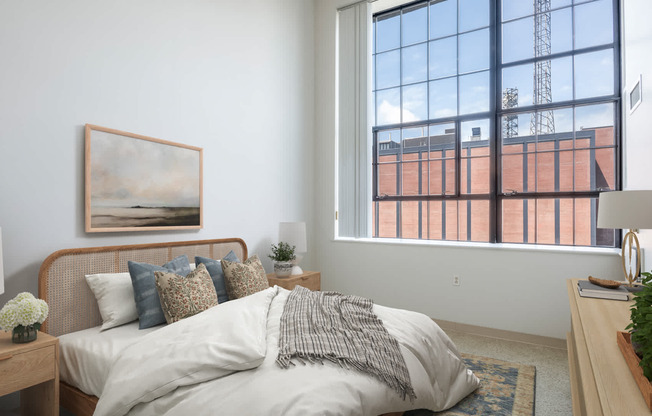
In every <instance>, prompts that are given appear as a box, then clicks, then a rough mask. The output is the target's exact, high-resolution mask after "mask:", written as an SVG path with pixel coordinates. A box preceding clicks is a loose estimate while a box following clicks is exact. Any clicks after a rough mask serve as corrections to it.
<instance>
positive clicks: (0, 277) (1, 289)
mask: <svg viewBox="0 0 652 416" xmlns="http://www.w3.org/2000/svg"><path fill="white" fill-rule="evenodd" d="M3 293H5V274H4V266H3V264H2V228H0V295H2V294H3Z"/></svg>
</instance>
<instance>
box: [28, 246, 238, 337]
mask: <svg viewBox="0 0 652 416" xmlns="http://www.w3.org/2000/svg"><path fill="white" fill-rule="evenodd" d="M230 250H233V251H234V252H235V254H237V255H238V257H239V258H240V259H242V260H245V259H246V258H247V245H246V244H245V242H244V241H243V240H241V239H239V238H224V239H217V240H201V241H177V242H170V243H153V244H137V245H127V246H109V247H87V248H72V249H65V250H59V251H55V252H54V253H52V254H50V255H49V256H48V258H46V259H45V261H44V262H43V264H42V265H41V270H40V271H39V274H38V292H39V297H40V298H41V299H44V300H45V301H46V302H47V303H48V305H49V307H50V313H49V315H48V319H46V321H45V322H44V324H43V326H42V327H41V331H44V332H47V333H48V334H51V335H55V336H59V335H62V334H67V333H69V332H74V331H80V330H82V329H86V328H92V327H94V326H98V325H100V324H101V323H102V318H101V316H100V311H99V309H98V307H97V301H96V300H95V296H94V295H93V292H91V290H90V288H89V287H88V284H87V283H86V279H85V277H84V276H85V275H87V274H94V273H121V272H127V271H128V269H127V261H128V260H133V261H139V262H146V263H151V264H164V263H166V262H168V261H170V260H172V259H173V258H174V257H177V256H180V255H182V254H185V255H187V256H188V259H189V260H190V262H191V263H192V262H194V259H195V256H202V257H210V258H213V259H219V258H222V257H224V256H225V255H227V254H228V253H229V251H230Z"/></svg>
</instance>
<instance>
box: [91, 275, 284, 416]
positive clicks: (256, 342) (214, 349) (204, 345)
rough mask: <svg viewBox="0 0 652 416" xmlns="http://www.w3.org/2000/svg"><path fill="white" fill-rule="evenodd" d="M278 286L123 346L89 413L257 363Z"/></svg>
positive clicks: (118, 411)
mask: <svg viewBox="0 0 652 416" xmlns="http://www.w3.org/2000/svg"><path fill="white" fill-rule="evenodd" d="M276 293H277V288H276V287H274V288H269V289H267V290H264V291H262V292H258V293H256V294H254V295H251V296H247V297H246V298H243V299H239V300H238V301H233V302H227V303H225V304H223V305H218V306H215V307H213V308H211V309H209V310H207V311H204V312H202V313H200V314H197V315H194V316H192V317H190V318H186V319H184V320H182V321H179V322H175V323H173V324H170V325H167V326H165V327H163V328H161V329H159V330H157V331H154V332H151V333H149V334H147V335H145V336H144V337H143V338H142V339H140V340H139V341H138V342H136V343H134V344H132V345H130V346H128V347H127V348H125V349H124V350H123V351H122V352H121V353H120V355H119V357H118V358H117V360H116V361H115V363H114V364H113V366H112V367H111V370H110V372H109V376H108V378H107V381H106V384H105V385H104V391H103V393H102V396H101V397H100V400H99V401H98V403H97V408H96V410H95V413H94V416H105V415H106V416H122V415H125V414H127V413H128V412H129V410H131V408H132V407H134V406H135V405H137V404H139V403H146V402H149V401H152V400H154V399H156V398H158V397H161V396H164V395H165V394H167V393H170V392H172V391H173V390H175V389H177V388H178V387H182V386H190V385H194V384H197V383H201V382H204V381H208V380H214V379H218V378H221V377H224V376H227V375H229V374H231V373H233V372H235V371H241V370H248V369H251V368H255V367H258V366H259V365H260V364H261V363H262V362H263V360H264V359H265V354H266V352H267V344H266V334H267V313H268V311H269V306H270V303H271V302H272V299H273V298H274V296H276Z"/></svg>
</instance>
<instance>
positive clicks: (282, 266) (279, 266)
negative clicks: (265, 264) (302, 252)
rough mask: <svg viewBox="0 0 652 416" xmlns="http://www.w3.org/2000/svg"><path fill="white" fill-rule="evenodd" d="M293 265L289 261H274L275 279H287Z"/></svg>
mask: <svg viewBox="0 0 652 416" xmlns="http://www.w3.org/2000/svg"><path fill="white" fill-rule="evenodd" d="M293 266H294V264H293V263H292V262H291V261H275V262H274V273H276V277H287V276H289V275H290V274H292V267H293Z"/></svg>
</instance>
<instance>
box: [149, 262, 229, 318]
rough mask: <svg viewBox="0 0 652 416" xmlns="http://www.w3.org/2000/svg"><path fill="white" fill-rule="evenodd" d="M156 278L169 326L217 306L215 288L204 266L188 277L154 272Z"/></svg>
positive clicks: (201, 265) (198, 267)
mask: <svg viewBox="0 0 652 416" xmlns="http://www.w3.org/2000/svg"><path fill="white" fill-rule="evenodd" d="M154 276H155V277H156V289H157V290H158V295H159V297H160V298H161V306H162V307H163V314H164V315H165V320H166V321H167V323H168V324H171V323H173V322H177V321H180V320H182V319H183V318H188V317H189V316H193V315H196V314H198V313H199V312H202V311H205V310H206V309H208V308H212V307H213V306H216V305H217V293H216V292H215V286H214V285H213V281H212V280H211V276H210V275H209V274H208V271H207V270H206V266H204V265H203V264H200V265H199V266H197V268H196V269H195V270H193V271H192V272H190V273H188V275H187V276H186V277H183V276H179V275H178V274H175V273H167V272H160V271H159V272H154Z"/></svg>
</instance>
